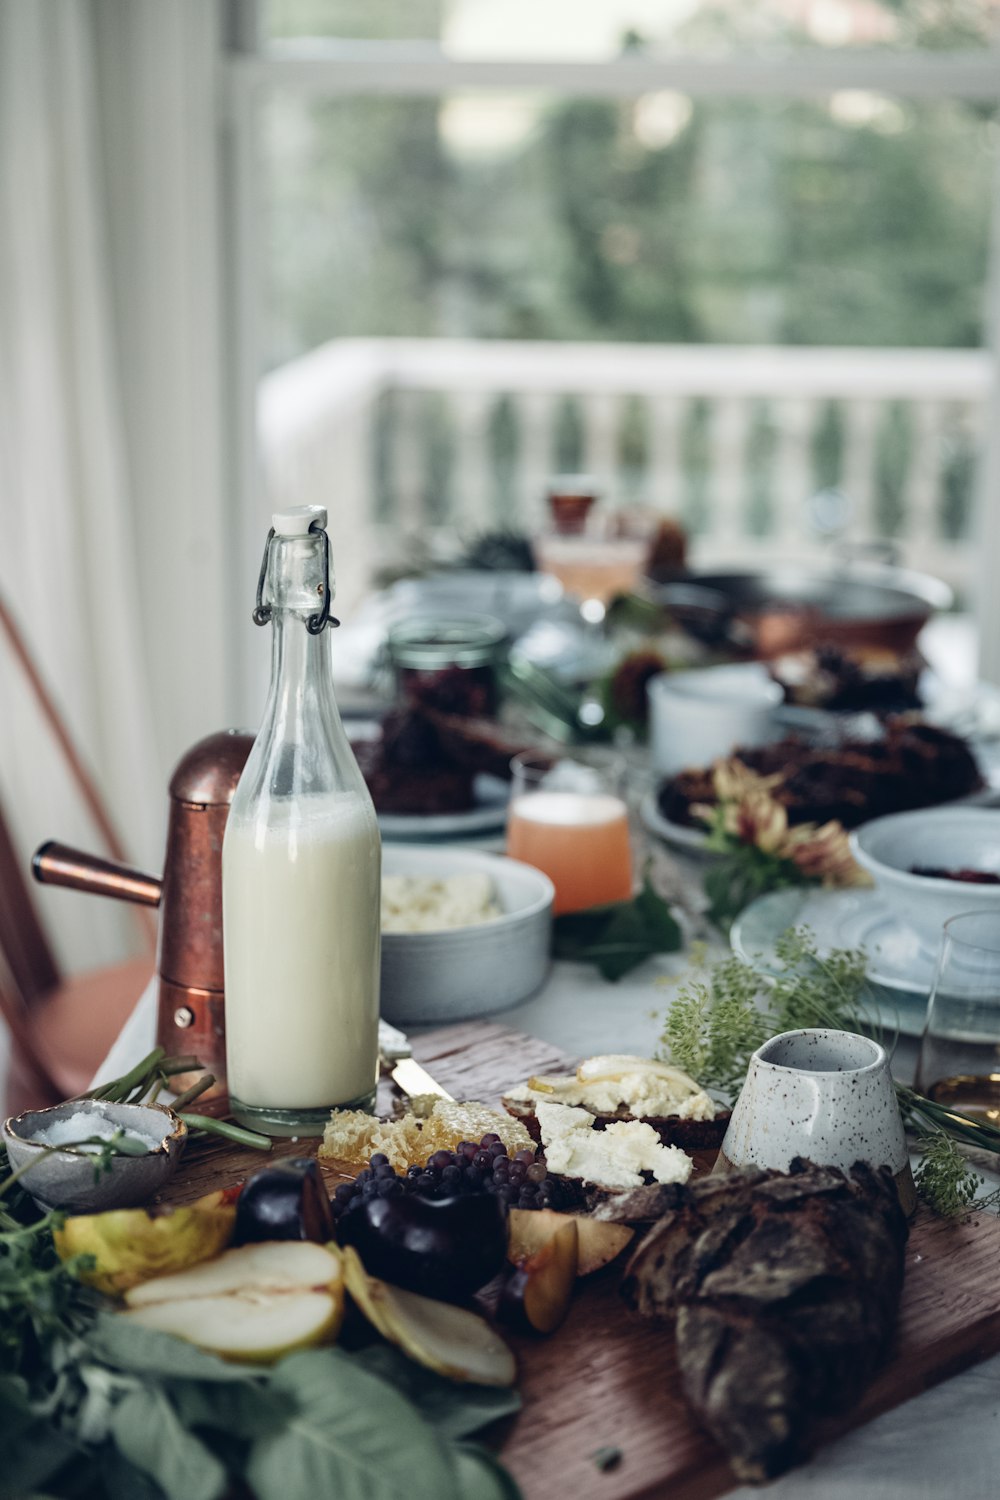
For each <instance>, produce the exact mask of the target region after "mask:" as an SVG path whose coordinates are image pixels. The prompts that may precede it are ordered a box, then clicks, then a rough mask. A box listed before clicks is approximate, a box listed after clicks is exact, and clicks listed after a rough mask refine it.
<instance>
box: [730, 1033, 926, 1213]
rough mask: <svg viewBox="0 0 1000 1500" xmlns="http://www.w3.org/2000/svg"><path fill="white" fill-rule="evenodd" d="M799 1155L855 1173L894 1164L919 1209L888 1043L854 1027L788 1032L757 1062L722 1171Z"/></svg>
mask: <svg viewBox="0 0 1000 1500" xmlns="http://www.w3.org/2000/svg"><path fill="white" fill-rule="evenodd" d="M796 1156H804V1157H807V1158H808V1160H809V1161H811V1162H815V1163H816V1165H817V1166H822V1167H841V1168H843V1170H844V1171H850V1169H851V1167H852V1166H853V1165H854V1163H855V1162H856V1161H863V1162H867V1163H868V1165H869V1166H872V1167H888V1168H889V1169H890V1171H891V1172H892V1174H893V1176H894V1177H895V1179H896V1187H897V1189H898V1191H899V1201H900V1203H901V1205H902V1207H903V1210H904V1212H905V1213H907V1214H911V1213H912V1212H913V1210H914V1208H915V1207H916V1202H917V1195H916V1189H915V1188H914V1185H913V1174H912V1172H911V1171H910V1159H909V1155H908V1153H907V1149H906V1136H905V1134H904V1132H903V1122H902V1120H901V1118H900V1114H899V1105H898V1104H897V1103H896V1095H895V1091H894V1089H893V1086H892V1077H891V1075H890V1072H889V1059H888V1056H887V1054H886V1051H885V1048H884V1047H880V1046H879V1044H878V1042H873V1041H871V1040H870V1039H869V1038H868V1037H864V1036H857V1035H855V1033H854V1032H851V1031H826V1030H815V1031H783V1032H782V1033H781V1034H780V1036H775V1037H772V1038H771V1040H770V1041H768V1042H765V1043H764V1045H763V1046H762V1047H758V1048H757V1051H756V1052H755V1053H754V1054H753V1056H752V1057H751V1059H750V1067H749V1070H748V1072H747V1078H746V1082H745V1083H744V1085H743V1088H742V1091H741V1093H740V1097H739V1098H738V1099H737V1101H736V1104H735V1106H734V1108H733V1114H732V1119H731V1120H730V1122H729V1128H728V1130H727V1131H726V1135H725V1139H724V1140H723V1142H722V1150H721V1151H720V1153H719V1161H718V1165H717V1167H716V1170H717V1171H725V1170H727V1168H728V1167H731V1166H733V1167H748V1166H754V1167H770V1168H773V1169H774V1170H776V1171H779V1172H786V1171H787V1170H788V1167H789V1165H790V1163H791V1161H792V1159H793V1157H796Z"/></svg>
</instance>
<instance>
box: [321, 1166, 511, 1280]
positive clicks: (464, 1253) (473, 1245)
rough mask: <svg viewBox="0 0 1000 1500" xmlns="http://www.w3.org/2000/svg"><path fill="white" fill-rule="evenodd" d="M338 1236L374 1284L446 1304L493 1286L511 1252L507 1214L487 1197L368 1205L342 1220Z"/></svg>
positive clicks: (409, 1197) (410, 1196)
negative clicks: (378, 1282)
mask: <svg viewBox="0 0 1000 1500" xmlns="http://www.w3.org/2000/svg"><path fill="white" fill-rule="evenodd" d="M337 1234H338V1238H339V1240H340V1242H341V1244H343V1245H353V1246H354V1248H355V1250H357V1252H358V1254H359V1255H360V1257H361V1260H362V1263H363V1264H364V1268H365V1270H366V1271H367V1272H368V1274H369V1275H370V1276H376V1277H378V1278H379V1279H380V1280H382V1281H389V1282H392V1283H393V1285H395V1286H401V1287H405V1288H406V1289H407V1290H408V1291H411V1292H420V1293H421V1294H422V1295H423V1296H425V1297H437V1298H439V1299H441V1300H443V1301H447V1302H462V1301H464V1300H465V1299H466V1298H468V1297H469V1296H471V1295H472V1293H473V1292H475V1291H477V1290H478V1288H479V1287H481V1286H485V1284H486V1283H487V1282H488V1281H491V1280H492V1279H493V1277H494V1276H495V1275H496V1273H497V1272H498V1271H499V1270H500V1268H501V1266H502V1265H503V1263H504V1257H505V1253H506V1248H507V1228H506V1218H505V1214H504V1211H503V1208H502V1207H501V1205H500V1204H499V1203H498V1201H497V1199H496V1197H495V1196H493V1195H491V1194H487V1193H478V1194H475V1195H474V1196H465V1197H461V1198H439V1199H429V1198H421V1197H419V1196H418V1195H417V1194H415V1193H401V1194H399V1195H398V1196H395V1197H392V1198H382V1197H378V1198H370V1199H368V1200H367V1201H364V1202H362V1203H361V1204H359V1205H358V1206H356V1207H354V1208H352V1209H351V1211H350V1213H346V1214H344V1215H342V1217H341V1219H340V1221H339V1223H338V1225H337Z"/></svg>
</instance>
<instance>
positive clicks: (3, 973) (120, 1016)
mask: <svg viewBox="0 0 1000 1500" xmlns="http://www.w3.org/2000/svg"><path fill="white" fill-rule="evenodd" d="M0 632H2V634H3V635H4V636H5V637H6V640H7V643H8V645H9V646H10V649H11V651H12V653H13V655H14V657H15V658H16V659H17V661H18V662H19V663H20V665H21V667H22V668H23V670H24V673H25V676H26V678H27V680H28V682H29V684H30V686H31V689H32V692H33V694H34V696H35V699H36V701H37V702H38V705H39V707H40V709H41V712H42V715H43V717H44V718H45V720H46V722H47V724H48V726H49V728H50V729H51V731H52V733H53V735H54V737H55V739H56V741H57V743H58V745H59V747H60V749H61V751H62V753H63V757H64V759H65V761H66V765H67V767H68V769H69V772H70V775H71V777H72V779H73V781H74V783H75V784H76V786H77V788H78V790H79V792H80V795H81V797H82V798H83V800H84V802H85V804H86V806H87V807H88V808H89V810H90V812H91V815H92V816H93V819H94V822H95V824H96V825H97V827H98V829H99V830H100V832H101V835H102V837H103V840H104V843H105V845H106V847H107V852H108V854H109V855H110V856H111V857H112V858H114V859H117V860H122V861H125V862H127V859H126V855H125V853H124V851H123V849H122V847H121V843H120V841H119V839H118V837H117V835H116V833H115V830H114V826H113V824H112V823H111V820H110V818H109V816H108V813H107V810H106V808H105V806H104V803H103V801H102V799H101V796H100V794H99V792H98V791H97V788H96V786H95V785H94V782H93V781H92V779H91V777H90V776H89V774H88V773H87V770H86V768H85V766H84V765H83V762H82V760H81V758H80V756H79V754H78V752H77V750H76V747H75V746H74V744H73V742H72V740H71V738H70V735H69V731H68V730H67V728H66V726H65V724H64V723H63V721H62V719H61V717H60V715H59V713H58V710H57V709H56V707H55V704H54V703H53V701H52V699H51V697H50V696H49V694H48V692H47V690H46V688H45V685H44V683H43V681H42V679H41V676H40V674H39V672H38V670H37V668H36V667H35V664H34V662H33V661H32V660H31V657H30V655H29V653H28V649H27V645H26V643H25V641H24V639H23V637H22V636H21V634H20V631H19V630H18V629H17V626H16V625H15V623H14V620H13V619H12V617H11V615H10V612H9V610H8V609H7V608H6V607H5V605H4V603H3V600H2V599H0ZM27 871H28V862H27V860H26V859H22V858H21V857H20V856H19V854H18V852H17V850H16V849H15V847H14V844H13V841H12V839H11V837H10V832H9V829H8V827H7V824H6V822H5V820H4V817H3V809H2V807H0V1015H2V1017H3V1019H4V1021H5V1022H6V1024H7V1027H8V1030H9V1032H10V1036H11V1058H10V1066H9V1070H8V1075H7V1079H6V1085H5V1086H4V1081H3V1080H2V1079H0V1108H2V1112H3V1114H4V1115H7V1114H17V1113H19V1112H20V1111H21V1110H22V1109H30V1108H38V1107H41V1106H43V1105H47V1104H57V1103H58V1102H59V1101H60V1100H62V1099H66V1098H70V1097H72V1095H74V1094H77V1093H80V1092H81V1091H82V1090H83V1089H85V1088H86V1087H87V1084H88V1080H89V1079H90V1077H91V1076H92V1074H93V1073H94V1071H95V1069H96V1068H97V1066H98V1064H99V1063H100V1061H101V1059H102V1058H103V1057H104V1055H105V1053H106V1052H107V1051H108V1048H109V1047H110V1046H111V1043H112V1042H113V1041H114V1039H115V1037H116V1036H117V1034H118V1032H119V1031H120V1030H121V1027H122V1025H123V1023H124V1021H125V1020H126V1018H127V1016H128V1014H129V1012H130V1011H131V1009H132V1007H133V1005H134V1004H135V1001H136V1000H137V999H138V997H139V995H140V994H141V993H142V990H143V989H144V987H145V985H146V983H147V982H148V980H149V978H150V975H151V974H152V972H153V964H154V946H155V925H154V924H153V923H152V922H151V921H150V920H149V914H148V913H145V912H140V911H137V912H136V913H135V915H136V918H137V920H138V921H139V922H140V924H141V926H142V930H143V934H144V940H145V946H146V949H147V951H146V953H145V954H144V955H143V957H141V958H134V959H129V960H127V961H126V962H124V963H120V964H114V965H110V966H108V967H106V968H102V969H97V970H94V971H92V972H90V973H86V974H80V975H74V976H72V977H65V976H63V975H61V974H60V972H59V968H58V965H57V963H56V960H55V957H54V955H53V952H52V949H51V946H50V945H49V942H48V939H47V938H46V935H45V932H44V930H43V927H42V924H41V922H40V921H39V918H38V913H37V911H36V910H35V906H34V903H33V901H32V899H31V893H30V890H29V885H28V879H27Z"/></svg>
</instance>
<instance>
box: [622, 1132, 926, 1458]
mask: <svg viewBox="0 0 1000 1500" xmlns="http://www.w3.org/2000/svg"><path fill="white" fill-rule="evenodd" d="M673 1194H674V1195H675V1203H676V1206H675V1207H673V1208H670V1209H668V1211H667V1212H666V1213H665V1215H664V1217H663V1218H661V1219H660V1220H659V1222H658V1223H657V1224H656V1225H655V1226H654V1227H653V1229H651V1230H650V1232H649V1233H648V1234H647V1235H646V1237H645V1238H644V1240H643V1241H642V1243H641V1244H640V1245H639V1246H638V1248H637V1249H636V1250H635V1252H634V1254H633V1255H632V1258H631V1260H630V1262H629V1264H628V1266H627V1268H626V1273H625V1280H624V1282H623V1285H622V1291H623V1295H624V1296H625V1297H626V1299H627V1300H628V1301H630V1302H631V1303H632V1305H633V1306H634V1307H636V1308H637V1309H638V1311H639V1312H641V1313H644V1314H646V1315H647V1316H653V1317H667V1318H671V1319H673V1320H674V1322H675V1333H676V1340H677V1357H678V1363H679V1365H680V1370H681V1378H682V1381H683V1386H684V1393H685V1395H686V1396H687V1399H688V1401H689V1402H690V1404H691V1406H692V1408H693V1409H694V1411H695V1413H696V1415H697V1417H698V1419H699V1420H700V1421H701V1423H702V1424H703V1425H704V1426H705V1427H706V1428H707V1429H708V1431H709V1432H710V1433H711V1434H712V1436H713V1437H714V1438H715V1439H716V1441H717V1442H718V1443H720V1444H721V1446H722V1447H723V1448H725V1449H726V1451H727V1452H728V1454H729V1458H730V1462H731V1464H732V1467H733V1471H734V1473H735V1474H736V1475H737V1477H738V1478H740V1479H750V1480H760V1479H766V1478H771V1477H773V1476H774V1475H776V1474H779V1473H781V1472H782V1471H783V1470H785V1469H787V1468H788V1467H790V1465H791V1464H793V1463H795V1462H796V1461H797V1460H798V1459H799V1458H800V1457H802V1456H803V1454H804V1453H805V1452H806V1451H807V1450H808V1446H809V1442H810V1437H811V1434H812V1431H813V1429H814V1428H815V1424H816V1423H817V1421H818V1420H819V1419H820V1418H822V1417H825V1416H827V1415H829V1414H831V1413H834V1412H836V1411H839V1410H843V1409H844V1408H846V1407H848V1406H851V1405H853V1403H854V1402H855V1401H856V1400H857V1399H858V1398H859V1396H860V1395H861V1393H862V1391H863V1390H864V1388H865V1386H866V1385H867V1384H868V1382H869V1381H870V1379H871V1377H872V1375H873V1374H874V1372H875V1370H876V1369H877V1367H878V1365H879V1363H880V1362H881V1361H882V1359H883V1358H884V1357H885V1355H886V1352H887V1350H888V1346H889V1343H890V1341H891V1338H892V1334H893V1330H894V1327H895V1323H896V1314H897V1311H898V1307H899V1297H900V1291H901V1289H902V1284H903V1249H904V1246H905V1243H906V1236H907V1226H906V1219H905V1217H904V1215H903V1212H902V1210H901V1208H900V1206H899V1200H898V1197H897V1194H896V1188H895V1185H894V1183H893V1180H892V1176H891V1174H890V1173H889V1172H888V1171H885V1170H883V1171H880V1172H873V1171H872V1170H871V1169H869V1168H867V1167H865V1166H864V1165H863V1164H861V1163H858V1164H856V1165H855V1167H854V1168H853V1170H852V1173H851V1176H850V1177H848V1176H846V1175H845V1174H844V1173H843V1172H840V1171H838V1170H837V1169H836V1168H832V1167H831V1168H826V1167H814V1166H812V1165H811V1164H810V1163H808V1162H803V1161H802V1160H800V1159H797V1160H796V1161H795V1162H793V1163H792V1166H791V1169H790V1171H789V1173H788V1174H784V1173H774V1172H762V1171H758V1170H755V1169H751V1170H747V1171H743V1172H734V1173H731V1174H727V1175H724V1176H713V1177H709V1178H706V1179H704V1180H701V1181H694V1182H692V1183H690V1184H688V1185H687V1186H685V1187H678V1188H674V1189H673Z"/></svg>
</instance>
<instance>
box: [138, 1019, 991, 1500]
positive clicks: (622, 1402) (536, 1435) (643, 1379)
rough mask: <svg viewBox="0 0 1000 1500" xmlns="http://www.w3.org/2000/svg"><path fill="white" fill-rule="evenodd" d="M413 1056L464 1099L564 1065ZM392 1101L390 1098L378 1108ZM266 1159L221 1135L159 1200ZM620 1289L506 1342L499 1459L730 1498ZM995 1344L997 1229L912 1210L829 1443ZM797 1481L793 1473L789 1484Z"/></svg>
mask: <svg viewBox="0 0 1000 1500" xmlns="http://www.w3.org/2000/svg"><path fill="white" fill-rule="evenodd" d="M414 1052H415V1055H416V1056H417V1057H418V1058H419V1059H420V1060H421V1061H422V1062H424V1063H425V1065H426V1066H427V1067H428V1068H429V1069H430V1071H431V1072H432V1073H433V1075H434V1076H435V1077H436V1078H437V1079H438V1080H439V1082H441V1083H442V1084H443V1085H444V1086H445V1087H446V1088H448V1089H449V1091H450V1092H451V1093H453V1094H454V1095H455V1096H456V1097H457V1098H476V1099H482V1100H483V1101H484V1102H487V1103H489V1102H498V1100H499V1094H500V1092H501V1090H502V1089H503V1088H504V1087H505V1086H508V1085H510V1084H512V1083H514V1082H517V1081H520V1080H523V1079H524V1078H525V1077H527V1076H528V1075H529V1074H530V1073H532V1072H536V1071H551V1070H558V1069H560V1068H561V1067H563V1066H565V1062H566V1059H565V1056H564V1055H563V1054H562V1053H560V1052H559V1050H558V1049H556V1048H554V1047H553V1046H552V1045H551V1044H550V1043H548V1042H544V1041H541V1040H539V1039H538V1038H532V1037H525V1036H520V1035H518V1034H516V1033H512V1032H511V1031H510V1030H509V1029H508V1028H506V1027H502V1026H497V1025H492V1024H489V1023H475V1024H469V1025H464V1026H457V1027H451V1028H448V1029H445V1030H439V1031H435V1032H430V1033H427V1034H426V1035H425V1036H423V1037H422V1038H419V1039H418V1041H417V1043H416V1044H415V1047H414ZM385 1087H387V1086H385ZM388 1102H389V1096H388V1092H386V1094H385V1095H384V1096H383V1100H382V1103H383V1104H384V1105H386V1106H388ZM316 1144H317V1143H316V1142H315V1141H313V1142H309V1143H305V1142H298V1143H295V1142H287V1141H286V1142H280V1143H278V1144H276V1147H275V1153H276V1154H277V1155H290V1154H296V1153H297V1154H300V1155H301V1154H304V1152H306V1151H310V1152H311V1151H314V1150H315V1149H316ZM261 1162H262V1158H261V1156H260V1155H259V1154H258V1153H255V1152H250V1151H246V1150H244V1149H241V1148H236V1147H232V1146H230V1145H228V1144H225V1143H222V1142H220V1141H212V1142H206V1143H204V1144H198V1145H197V1146H196V1147H195V1148H193V1149H192V1151H191V1155H190V1157H189V1159H188V1160H187V1161H186V1162H185V1164H184V1166H183V1167H182V1171H181V1174H180V1175H179V1177H178V1178H177V1180H176V1181H175V1183H174V1184H172V1185H171V1188H170V1190H169V1192H168V1193H167V1194H165V1195H164V1196H165V1197H166V1198H169V1200H170V1201H173V1202H178V1203H180V1202H189V1201H191V1200H192V1199H193V1198H196V1197H198V1196H199V1195H200V1194H201V1193H203V1192H206V1191H208V1190H210V1189H211V1188H213V1187H218V1186H223V1185H229V1184H230V1183H232V1182H235V1181H238V1180H240V1179H241V1178H242V1177H244V1176H246V1175H248V1174H249V1173H251V1172H252V1171H254V1170H256V1169H257V1168H258V1167H259V1166H260V1165H261ZM617 1281H618V1276H617V1273H616V1271H615V1270H614V1268H611V1269H609V1270H608V1271H606V1272H603V1273H600V1274H599V1275H598V1276H596V1277H593V1278H591V1279H590V1280H589V1281H588V1282H586V1283H584V1284H582V1285H581V1287H580V1289H579V1292H578V1295H577V1297H576V1299H575V1302H574V1305H573V1308H572V1310H571V1312H570V1315H569V1318H568V1319H567V1321H566V1323H565V1324H564V1325H563V1327H562V1328H561V1329H559V1330H558V1331H557V1332H556V1333H555V1334H554V1335H552V1336H551V1337H550V1338H548V1339H545V1340H528V1339H512V1340H511V1342H512V1343H513V1344H514V1345H515V1348H516V1352H517V1355H518V1361H519V1367H520V1380H519V1386H520V1389H521V1392H522V1395H523V1397H524V1409H523V1411H522V1412H521V1414H520V1415H519V1416H518V1417H517V1418H516V1420H515V1421H514V1422H513V1424H512V1426H511V1430H510V1431H509V1433H508V1434H507V1435H506V1437H505V1438H504V1440H503V1444H502V1448H501V1453H502V1457H503V1459H504V1462H505V1463H506V1464H507V1466H508V1467H509V1468H510V1470H511V1472H512V1473H513V1474H514V1475H515V1477H516V1478H517V1480H518V1482H519V1484H520V1485H521V1487H522V1489H523V1491H524V1494H525V1497H526V1500H551V1497H553V1496H559V1495H563V1494H568V1495H573V1496H574V1497H577V1500H589V1497H591V1496H593V1497H599V1500H639V1497H653V1496H669V1500H711V1497H714V1496H718V1495H722V1494H725V1493H726V1492H727V1491H729V1490H731V1489H732V1476H731V1473H730V1470H729V1468H728V1465H727V1463H726V1461H725V1458H724V1457H723V1455H722V1454H721V1452H720V1450H719V1449H718V1448H717V1447H716V1446H715V1444H714V1443H712V1442H711V1440H710V1439H709V1438H707V1437H706V1436H705V1435H704V1434H702V1433H701V1432H700V1431H699V1430H698V1429H697V1428H696V1427H695V1425H694V1424H693V1422H692V1420H691V1418H690V1415H689V1413H688V1410H687V1407H686V1405H685V1403H684V1401H683V1399H682V1397H681V1396H680V1394H679V1378H678V1373H677V1367H676V1361H675V1358H674V1352H673V1337H672V1333H671V1331H670V1329H669V1328H668V1327H666V1326H665V1325H662V1324H657V1323H653V1322H649V1321H647V1320H644V1319H640V1318H638V1317H637V1316H635V1315H633V1314H632V1313H630V1312H629V1311H627V1310H626V1309H625V1307H624V1305H623V1304H622V1302H621V1300H620V1298H619V1296H618V1290H617ZM998 1350H1000V1221H998V1220H996V1219H995V1218H993V1217H992V1216H986V1215H981V1216H979V1217H978V1218H976V1219H973V1220H971V1221H970V1222H969V1223H967V1224H964V1225H959V1226H954V1225H950V1224H945V1223H943V1222H942V1221H940V1220H935V1219H933V1218H932V1217H930V1216H929V1215H926V1216H923V1217H919V1216H918V1218H917V1220H916V1221H915V1222H914V1225H913V1228H912V1233H911V1237H910V1242H909V1245H908V1248H907V1278H906V1284H905V1288H904V1295H903V1305H902V1311H901V1317H900V1326H899V1336H898V1342H897V1348H896V1352H895V1354H894V1357H893V1358H892V1360H891V1361H890V1363H889V1364H888V1365H887V1366H886V1368H885V1369H884V1370H883V1372H882V1374H881V1375H880V1376H879V1377H878V1378H877V1379H876V1381H875V1382H874V1384H873V1385H872V1386H871V1387H870V1388H869V1390H868V1392H867V1393H866V1395H865V1397H864V1399H863V1400H862V1402H861V1404H860V1405H859V1406H858V1407H857V1408H855V1409H854V1411H853V1412H851V1413H849V1414H848V1415H847V1416H846V1417H844V1418H843V1419H840V1420H839V1421H838V1422H837V1423H835V1424H834V1423H831V1424H830V1426H829V1427H828V1429H827V1431H826V1433H825V1435H824V1436H825V1439H829V1438H832V1437H834V1436H836V1435H837V1434H838V1433H840V1432H843V1431H846V1430H848V1429H850V1428H852V1427H856V1426H858V1425H859V1424H862V1423H865V1422H867V1421H869V1420H870V1419H871V1418H872V1417H874V1416H875V1415H877V1414H878V1413H879V1412H882V1411H886V1410H889V1409H891V1408H893V1407H896V1406H898V1405H899V1403H901V1402H903V1401H906V1400H907V1398H909V1397H911V1396H914V1395H917V1394H918V1393H919V1392H921V1391H923V1390H925V1389H926V1388H927V1387H929V1386H931V1385H934V1384H935V1383H937V1382H938V1381H941V1380H943V1379H945V1378H946V1377H948V1376H951V1375H954V1374H955V1373H956V1372H957V1371H959V1370H962V1369H964V1368H965V1367H966V1366H968V1365H971V1364H973V1363H975V1362H976V1361H977V1360H981V1359H984V1358H985V1357H987V1356H988V1355H990V1354H995V1353H996V1352H997V1351H998ZM603 1447H615V1448H619V1449H620V1450H621V1454H622V1456H621V1459H620V1461H619V1462H618V1463H617V1464H616V1465H615V1467H613V1468H611V1469H609V1470H608V1471H606V1472H603V1471H601V1470H600V1469H599V1468H598V1467H597V1466H596V1464H595V1463H594V1459H593V1454H594V1453H595V1452H596V1451H597V1450H598V1449H600V1448H603ZM798 1474H799V1479H800V1480H801V1471H798ZM795 1482H796V1473H794V1472H793V1473H792V1474H791V1475H789V1476H788V1477H787V1479H786V1481H785V1483H792V1484H794V1483H795ZM769 1493H770V1492H769ZM789 1493H795V1491H794V1490H790V1491H789ZM950 1493H951V1495H952V1496H958V1495H963V1494H966V1495H967V1496H968V1500H986V1497H987V1495H988V1494H990V1493H992V1491H990V1490H987V1491H977V1490H975V1489H969V1490H967V1491H964V1492H963V1491H962V1489H961V1475H956V1476H955V1485H954V1486H953V1487H952V1488H951V1490H950Z"/></svg>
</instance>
